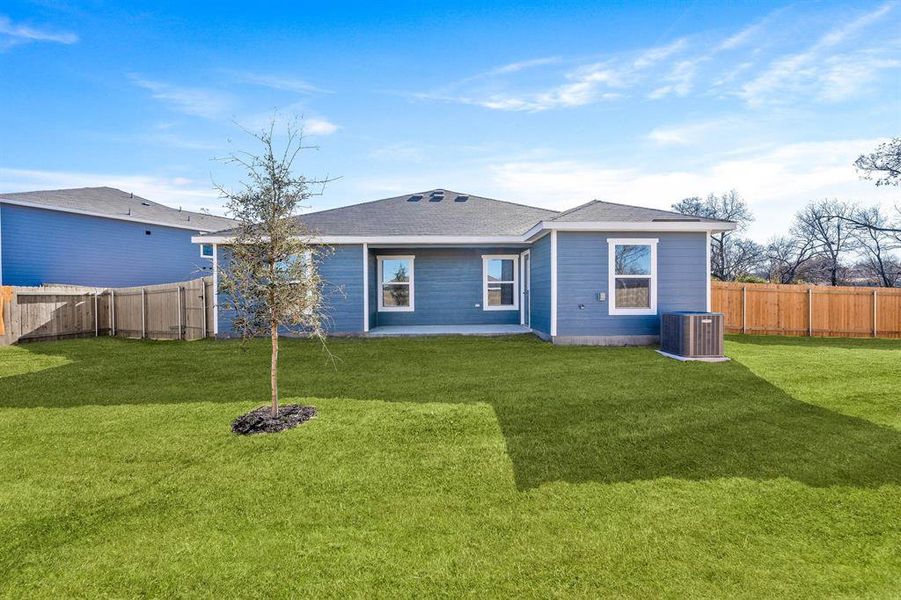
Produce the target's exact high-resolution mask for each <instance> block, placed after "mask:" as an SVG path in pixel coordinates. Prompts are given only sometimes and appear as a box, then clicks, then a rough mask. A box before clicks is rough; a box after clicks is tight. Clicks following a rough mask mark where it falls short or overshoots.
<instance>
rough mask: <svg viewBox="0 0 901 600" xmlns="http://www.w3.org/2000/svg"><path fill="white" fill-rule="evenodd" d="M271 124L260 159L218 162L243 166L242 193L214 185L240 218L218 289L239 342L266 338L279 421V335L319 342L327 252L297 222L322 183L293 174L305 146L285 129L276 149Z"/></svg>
mask: <svg viewBox="0 0 901 600" xmlns="http://www.w3.org/2000/svg"><path fill="white" fill-rule="evenodd" d="M274 130H275V121H273V122H272V123H271V124H270V127H269V128H268V129H267V130H264V131H261V132H258V133H251V135H253V137H254V138H255V139H256V140H257V141H258V142H260V144H262V151H261V153H259V154H253V153H249V152H237V153H233V154H231V155H229V156H228V157H226V158H224V159H222V160H223V161H225V162H226V163H230V164H234V165H238V166H240V167H242V168H244V169H245V172H246V179H245V181H244V182H243V183H242V184H241V189H238V190H227V189H225V188H224V187H222V186H217V189H218V190H219V192H220V194H221V195H222V198H224V199H225V200H226V206H227V209H228V213H229V215H230V216H231V217H232V218H234V219H235V220H236V221H238V227H237V228H236V229H235V231H234V243H233V244H232V245H230V246H229V247H228V249H227V253H226V255H225V257H224V260H223V261H222V262H221V263H220V273H219V289H220V293H221V294H222V295H223V297H224V298H225V305H226V308H227V309H231V310H233V311H234V313H235V320H234V325H233V327H234V329H235V330H236V331H237V332H239V333H240V334H241V337H242V338H244V339H248V338H251V337H260V336H268V337H269V338H270V340H271V348H272V351H271V361H270V372H269V376H270V389H271V401H272V416H273V417H277V416H278V349H279V344H278V341H279V330H280V329H282V328H284V329H286V330H290V331H296V332H301V333H303V334H306V335H310V336H316V337H318V338H320V339H323V340H324V337H323V335H324V333H323V331H324V327H323V321H324V318H325V317H324V311H323V302H322V299H323V296H322V286H323V282H322V281H321V279H320V276H319V270H318V269H317V266H316V265H317V263H318V258H319V256H320V255H321V254H323V253H325V252H327V251H328V248H326V247H324V246H323V245H321V244H319V243H317V241H316V238H315V236H314V235H313V234H312V233H311V232H310V231H308V230H306V228H305V227H304V226H303V225H302V224H301V223H300V221H299V220H298V219H297V218H296V217H297V214H298V212H299V211H300V209H301V208H302V207H303V205H304V203H305V202H306V201H307V200H309V199H310V198H311V197H313V196H316V195H320V194H321V193H322V190H323V189H324V186H325V184H326V183H327V182H328V181H330V180H329V179H328V178H325V179H307V178H306V177H304V176H303V175H295V174H294V173H293V172H292V169H293V167H294V161H295V159H296V158H297V156H298V155H299V154H300V152H301V151H303V150H306V149H308V148H311V147H310V146H305V145H304V144H303V139H304V138H303V130H302V128H298V127H296V126H291V125H289V126H288V127H287V128H286V132H285V141H284V147H283V148H281V150H278V149H276V142H275V141H274V139H273V138H274Z"/></svg>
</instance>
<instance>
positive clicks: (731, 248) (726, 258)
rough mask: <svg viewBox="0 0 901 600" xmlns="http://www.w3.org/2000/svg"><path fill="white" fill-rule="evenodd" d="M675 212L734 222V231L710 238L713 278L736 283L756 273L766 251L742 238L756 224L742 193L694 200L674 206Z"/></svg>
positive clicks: (709, 196)
mask: <svg viewBox="0 0 901 600" xmlns="http://www.w3.org/2000/svg"><path fill="white" fill-rule="evenodd" d="M672 208H673V210H674V211H676V212H679V213H682V214H685V215H693V216H696V217H706V218H708V219H720V220H724V221H734V222H735V223H736V224H737V228H736V229H735V230H734V231H721V232H717V233H714V234H711V236H710V263H711V264H710V274H711V275H713V276H714V277H716V278H717V279H720V280H721V281H733V280H734V279H735V278H736V277H739V276H741V275H747V274H751V273H753V272H755V271H756V270H757V269H758V267H759V266H760V263H761V260H762V258H763V256H764V249H763V247H762V246H761V245H760V244H758V243H756V242H754V241H752V240H750V239H747V238H744V237H742V236H741V235H740V234H741V233H743V232H744V231H746V230H747V228H748V225H750V224H751V222H752V221H753V220H754V216H753V215H752V214H751V209H750V208H749V207H748V204H747V202H745V200H744V198H742V197H741V196H740V195H739V193H738V192H736V191H735V190H731V191H729V192H727V193H725V194H722V195H720V196H717V195H715V194H710V195H708V196H707V197H706V198H700V197H699V196H693V197H691V198H685V199H684V200H680V201H679V202H677V203H675V204H673V206H672Z"/></svg>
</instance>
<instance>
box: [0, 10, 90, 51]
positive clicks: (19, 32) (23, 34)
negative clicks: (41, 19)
mask: <svg viewBox="0 0 901 600" xmlns="http://www.w3.org/2000/svg"><path fill="white" fill-rule="evenodd" d="M77 41H78V35H77V34H75V33H71V32H65V31H52V30H49V29H42V28H38V27H33V26H31V25H23V24H21V23H19V24H17V23H13V22H12V21H11V20H10V19H9V17H6V16H2V15H0V50H3V49H6V48H12V47H13V46H18V45H21V44H28V43H32V42H52V43H56V44H74V43H75V42H77Z"/></svg>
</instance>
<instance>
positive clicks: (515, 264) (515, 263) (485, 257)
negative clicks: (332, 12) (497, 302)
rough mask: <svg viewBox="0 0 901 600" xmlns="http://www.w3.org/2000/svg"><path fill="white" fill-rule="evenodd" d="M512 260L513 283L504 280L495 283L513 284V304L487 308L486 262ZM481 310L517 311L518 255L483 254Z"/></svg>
mask: <svg viewBox="0 0 901 600" xmlns="http://www.w3.org/2000/svg"><path fill="white" fill-rule="evenodd" d="M491 260H512V261H513V281H512V282H511V281H509V280H504V281H502V282H495V283H513V304H504V305H501V306H488V261H491ZM482 310H519V255H518V254H483V255H482Z"/></svg>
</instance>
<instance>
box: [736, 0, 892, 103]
mask: <svg viewBox="0 0 901 600" xmlns="http://www.w3.org/2000/svg"><path fill="white" fill-rule="evenodd" d="M893 8H894V3H886V4H883V5H882V6H880V7H878V8H877V9H875V10H872V11H870V12H867V13H864V14H862V15H860V16H858V17H857V18H855V19H852V20H851V21H849V22H847V23H845V24H843V25H840V26H837V27H835V28H833V29H831V30H829V31H828V32H826V33H825V34H823V35H822V36H820V37H819V39H817V41H816V42H815V43H814V44H812V45H811V46H809V47H808V48H807V49H806V50H804V51H802V52H797V53H792V54H787V55H783V56H781V57H779V58H777V59H776V60H774V61H772V62H771V63H770V65H769V66H768V67H767V68H766V69H765V70H764V71H763V72H761V73H759V74H758V75H757V76H756V77H754V78H753V79H751V80H750V81H748V82H746V83H745V84H744V85H743V86H742V88H741V90H740V92H739V94H740V96H741V97H742V98H743V99H744V100H745V101H746V102H747V103H748V104H750V105H761V104H765V103H769V102H781V101H784V100H785V99H786V97H787V96H786V92H788V93H792V94H794V93H799V92H805V91H806V92H808V93H811V94H815V95H817V96H819V97H820V98H823V99H833V100H835V99H840V98H846V97H848V96H849V95H850V92H851V90H852V88H849V87H848V85H847V84H846V83H843V82H842V81H841V76H842V75H851V76H853V77H854V80H853V81H852V82H851V85H852V86H853V85H854V83H855V82H860V81H867V80H870V79H872V78H873V77H875V74H876V72H877V71H879V70H881V69H886V68H893V67H895V66H897V64H898V61H897V60H895V59H889V58H882V57H879V58H876V59H875V60H874V59H873V57H872V56H870V60H867V61H862V62H860V63H857V64H855V65H851V64H849V63H848V61H847V60H846V59H845V58H843V57H842V56H841V55H840V54H837V53H835V50H836V47H837V46H840V45H841V44H842V43H844V42H845V41H847V40H850V39H852V38H854V37H855V36H858V35H860V34H861V33H862V32H863V31H864V30H866V29H867V28H868V27H870V26H871V25H873V24H875V23H876V22H878V21H879V20H881V19H883V18H884V17H885V16H886V15H888V14H889V13H890V12H891V11H892V9H893ZM876 51H877V50H876V49H873V50H872V51H871V52H876ZM858 56H859V55H858ZM830 72H831V74H830ZM835 84H838V85H839V86H840V87H841V88H842V89H841V90H840V91H838V92H836V91H835V90H830V89H828V86H829V85H835Z"/></svg>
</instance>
